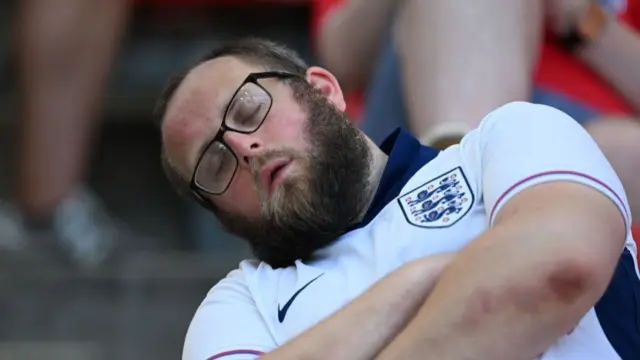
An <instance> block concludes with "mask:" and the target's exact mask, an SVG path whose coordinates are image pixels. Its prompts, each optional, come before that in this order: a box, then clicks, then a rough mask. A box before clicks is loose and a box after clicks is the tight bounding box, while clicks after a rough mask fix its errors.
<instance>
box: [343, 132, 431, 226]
mask: <svg viewBox="0 0 640 360" xmlns="http://www.w3.org/2000/svg"><path fill="white" fill-rule="evenodd" d="M380 149H381V150H382V151H384V153H385V154H387V155H389V159H388V160H387V165H386V166H385V168H384V171H383V172H382V177H381V178H380V184H379V185H378V190H377V191H376V195H375V196H374V198H373V201H372V202H371V205H370V206H369V210H367V213H366V214H365V216H364V218H363V219H362V221H361V222H360V223H358V224H355V225H354V226H353V227H352V228H351V229H349V230H355V229H358V228H361V227H364V226H366V225H367V224H369V223H370V222H371V220H373V218H375V217H376V216H377V215H378V213H380V211H382V209H383V208H384V207H385V206H387V204H388V203H389V202H391V201H393V199H395V198H396V197H398V195H400V190H402V188H403V187H404V185H405V184H406V183H407V181H409V179H411V178H412V177H413V175H414V174H415V173H416V172H417V171H418V170H420V169H421V168H422V167H423V166H424V165H425V164H427V163H428V162H429V161H431V160H433V159H434V158H435V157H436V156H438V153H439V151H438V150H436V149H432V148H430V147H426V146H423V145H422V144H420V142H419V141H418V140H417V139H416V138H415V137H413V135H411V134H410V133H408V132H407V131H405V130H403V129H397V130H396V131H394V132H393V133H392V134H391V135H390V136H389V137H387V139H385V141H383V142H382V145H381V146H380Z"/></svg>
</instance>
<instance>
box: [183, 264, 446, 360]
mask: <svg viewBox="0 0 640 360" xmlns="http://www.w3.org/2000/svg"><path fill="white" fill-rule="evenodd" d="M452 257H453V255H451V254H441V255H434V256H429V257H424V258H420V259H417V260H414V261H412V262H410V263H407V264H405V265H403V266H402V267H400V268H398V269H397V270H395V271H394V272H392V273H390V274H389V275H387V276H386V277H384V278H383V279H381V280H380V281H378V282H377V283H376V284H374V285H373V286H372V287H371V288H370V289H369V290H367V291H366V292H364V293H363V294H362V295H361V296H359V297H358V298H356V299H355V300H353V301H352V302H350V303H349V304H347V305H346V306H344V307H343V308H342V309H340V310H339V311H338V312H336V313H335V314H333V315H331V316H329V317H328V318H326V319H325V320H323V321H321V322H320V323H318V324H317V325H315V326H313V327H312V328H310V329H309V330H307V331H305V332H304V333H302V334H300V335H299V336H297V337H295V338H294V339H292V340H290V341H289V342H287V343H285V344H284V345H282V346H280V347H277V344H276V341H275V340H274V339H273V337H272V336H271V332H270V331H269V329H268V326H267V324H265V322H264V319H263V318H262V316H261V315H260V314H259V312H258V310H257V308H256V305H255V303H254V302H253V299H252V297H251V296H250V293H249V290H248V289H247V287H246V285H244V283H243V280H242V274H241V273H240V272H239V271H235V272H233V273H232V274H231V275H230V276H229V277H227V278H226V279H224V280H223V281H222V282H220V283H219V284H217V285H216V286H215V287H214V289H213V290H212V292H211V293H210V294H209V295H208V297H207V300H206V301H205V302H204V303H203V304H202V305H201V306H200V308H199V309H198V312H197V313H196V315H195V316H194V319H193V320H192V322H191V325H190V327H189V331H188V333H187V337H186V340H185V346H184V352H183V357H182V359H183V360H204V359H224V360H235V359H237V360H246V359H247V358H252V359H253V358H257V357H260V359H264V360H270V359H277V360H287V359H305V360H313V359H318V360H325V359H333V360H342V359H344V360H354V359H362V360H365V359H372V358H373V357H375V356H376V355H377V354H378V353H379V352H380V350H381V349H382V348H384V347H385V346H386V345H387V344H388V343H389V342H390V341H391V339H393V338H394V337H395V336H396V335H397V334H398V333H399V332H400V330H401V329H402V328H403V327H404V326H405V325H406V324H407V322H408V321H409V320H410V319H411V317H412V316H413V315H415V313H416V311H417V310H418V308H419V306H420V305H421V304H422V303H423V302H424V299H425V298H426V296H427V295H428V294H429V292H430V291H431V289H432V288H433V286H434V285H435V283H436V281H437V279H438V277H439V276H440V274H441V273H442V270H443V269H444V268H445V267H446V266H447V265H448V264H449V262H450V260H451V259H452Z"/></svg>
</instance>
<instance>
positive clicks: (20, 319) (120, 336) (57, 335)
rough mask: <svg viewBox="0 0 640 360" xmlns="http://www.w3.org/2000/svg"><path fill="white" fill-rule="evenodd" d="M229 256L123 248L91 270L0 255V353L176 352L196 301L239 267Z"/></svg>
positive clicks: (140, 355) (152, 355) (130, 359)
mask: <svg viewBox="0 0 640 360" xmlns="http://www.w3.org/2000/svg"><path fill="white" fill-rule="evenodd" d="M231 258H232V257H231V256H229V255H197V254H188V253H179V252H175V253H139V254H129V255H128V256H126V257H124V258H123V259H122V261H121V262H120V265H119V266H113V267H111V268H105V269H101V270H99V271H95V272H80V271H73V270H72V269H70V268H68V267H65V266H61V265H60V264H55V263H47V262H44V261H41V259H38V258H37V257H28V256H22V257H14V258H13V259H12V261H8V260H7V259H2V261H1V263H0V264H1V266H0V319H2V321H1V322H0V359H3V360H4V359H17V360H21V359H25V360H30V359H35V358H37V357H38V356H40V357H39V358H40V359H41V358H47V359H52V360H58V359H60V360H62V359H71V360H75V359H98V360H102V359H105V360H106V359H119V360H134V359H135V360H139V359H154V360H164V359H166V360H169V359H179V358H180V353H181V350H182V344H183V339H184V335H185V332H186V329H187V327H188V325H189V322H190V320H191V317H192V316H193V313H194V312H195V310H196V308H197V306H198V305H199V304H200V302H201V301H202V300H203V299H204V297H205V295H206V293H207V292H208V291H209V289H210V288H211V287H212V286H213V285H214V284H215V283H216V282H217V281H218V280H219V279H220V278H222V277H223V276H225V275H226V273H227V272H228V271H229V270H231V269H232V268H235V267H236V266H237V262H236V261H235V260H231ZM43 354H47V356H46V357H43V356H41V355H43Z"/></svg>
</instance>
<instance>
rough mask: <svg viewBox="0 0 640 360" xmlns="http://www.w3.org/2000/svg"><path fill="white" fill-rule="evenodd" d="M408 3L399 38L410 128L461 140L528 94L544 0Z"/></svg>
mask: <svg viewBox="0 0 640 360" xmlns="http://www.w3.org/2000/svg"><path fill="white" fill-rule="evenodd" d="M406 1H407V2H406V4H405V7H404V8H403V9H402V10H401V12H400V14H399V16H398V19H397V22H396V29H395V31H394V36H395V42H396V45H397V49H398V53H399V56H400V61H401V64H402V73H403V80H404V81H403V83H404V93H405V98H406V99H405V101H406V104H407V110H408V115H409V126H410V128H411V130H412V132H413V133H414V134H416V136H418V137H419V138H420V139H421V140H422V141H423V142H424V143H428V144H431V145H434V144H436V143H438V142H442V141H444V143H448V142H456V141H457V139H458V138H459V137H460V135H462V133H464V132H465V131H466V130H468V129H470V128H473V127H475V126H476V125H477V124H478V122H479V121H480V120H481V119H482V118H483V117H484V116H485V115H486V114H487V113H489V112H490V111H491V110H494V109H495V108H496V107H498V106H500V105H503V104H505V103H507V102H509V101H514V100H527V99H528V98H529V93H530V86H531V75H532V70H533V66H534V63H535V61H536V57H537V56H536V55H537V49H538V46H539V40H540V39H539V38H540V35H541V26H542V2H541V1H531V0H476V1H468V0H434V1H424V0H406ZM443 146H444V145H443Z"/></svg>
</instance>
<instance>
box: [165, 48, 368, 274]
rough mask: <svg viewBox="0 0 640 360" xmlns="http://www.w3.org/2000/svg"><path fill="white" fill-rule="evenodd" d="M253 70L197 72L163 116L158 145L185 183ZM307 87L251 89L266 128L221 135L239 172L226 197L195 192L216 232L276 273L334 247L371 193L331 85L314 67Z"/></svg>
mask: <svg viewBox="0 0 640 360" xmlns="http://www.w3.org/2000/svg"><path fill="white" fill-rule="evenodd" d="M259 71H260V70H259V69H257V68H255V67H252V66H251V65H249V64H246V63H244V62H242V61H240V60H238V59H235V58H231V57H223V58H219V59H216V60H212V61H209V62H207V63H205V64H202V65H200V66H198V67H197V68H195V69H194V70H193V71H192V72H191V73H190V74H189V76H187V78H186V79H185V80H184V82H183V83H182V85H181V86H180V88H179V89H178V91H177V92H176V94H175V95H174V97H173V99H172V100H171V103H170V104H169V106H168V108H167V113H166V115H165V119H164V123H163V143H164V147H165V152H166V154H167V157H168V159H169V161H170V162H171V164H172V165H173V167H175V168H176V169H177V170H178V171H179V172H180V173H181V174H182V175H183V176H184V177H185V178H187V179H189V178H191V175H192V173H193V171H194V169H195V167H196V163H197V161H198V159H199V158H200V155H201V151H202V148H203V145H205V144H208V143H210V141H211V139H213V137H214V136H215V135H216V134H217V133H218V130H219V129H220V127H221V124H222V121H223V117H224V116H223V114H224V113H225V109H226V108H227V104H228V103H229V101H230V100H231V97H232V96H233V93H234V92H235V90H236V89H237V88H238V87H239V86H240V84H242V82H243V80H244V79H245V78H246V77H247V75H248V74H249V73H252V72H259ZM306 80H307V81H301V80H296V81H283V80H280V79H275V78H269V79H262V80H259V81H258V83H259V84H260V85H261V86H262V87H263V88H264V89H266V90H267V91H268V92H269V94H270V95H271V98H272V99H273V101H272V104H271V108H270V110H269V112H268V114H267V115H266V118H265V120H264V122H263V123H262V125H261V126H260V127H259V128H258V130H256V131H255V132H252V133H249V134H242V133H238V132H234V131H226V132H225V133H224V134H223V135H222V141H223V142H224V144H225V145H226V146H227V147H228V149H229V150H230V151H232V152H233V153H234V154H235V156H236V158H237V161H238V167H237V170H236V172H235V174H234V176H233V178H232V179H231V181H230V183H229V187H228V188H227V190H226V191H225V192H224V193H222V194H220V195H208V194H205V193H200V194H201V195H203V197H205V198H206V199H207V200H208V201H210V202H211V203H212V204H213V205H214V207H215V209H216V211H215V212H216V214H217V215H218V218H219V219H220V221H221V223H222V224H223V226H225V228H226V229H227V230H228V231H230V232H232V233H234V234H236V235H239V236H240V237H243V238H245V239H246V240H248V241H249V243H250V244H251V246H252V248H253V250H254V253H255V255H256V257H257V258H258V259H260V260H262V261H265V262H267V263H269V264H270V265H272V266H274V267H282V266H289V265H291V264H292V263H293V262H294V261H295V260H296V259H302V260H305V259H309V258H311V256H312V254H313V253H314V252H315V251H316V250H317V249H319V248H322V247H324V246H326V245H328V244H330V243H332V242H333V241H335V240H336V239H337V237H339V236H340V235H341V234H342V233H344V232H345V231H346V230H347V229H348V228H349V226H351V225H353V224H354V223H355V222H357V221H358V220H359V218H360V216H361V215H362V214H363V213H364V211H365V210H366V206H367V205H368V201H369V198H370V195H371V192H372V187H371V185H370V183H369V178H370V173H371V152H370V150H369V148H368V146H369V145H368V143H367V141H366V139H365V137H364V136H363V135H362V133H361V132H360V131H359V130H358V129H357V128H356V127H355V126H354V125H352V123H351V122H350V121H349V120H348V119H347V118H346V117H345V116H344V112H343V110H344V103H343V101H342V94H341V93H340V90H339V87H338V86H337V83H336V82H335V79H334V78H333V77H332V76H331V75H330V74H328V73H326V71H324V70H322V69H317V68H312V69H311V70H310V71H309V73H308V74H307V79H306ZM255 97H256V98H259V97H258V96H255ZM234 106H235V105H234ZM240 110H242V109H240ZM249 113H251V112H249ZM226 122H227V125H229V117H228V116H227V120H226ZM204 159H206V157H205V158H204ZM203 161H204V160H203ZM205 165H206V164H201V165H200V166H199V167H198V168H199V170H198V172H200V170H201V169H202V166H205ZM210 176H213V174H211V175H210Z"/></svg>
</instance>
